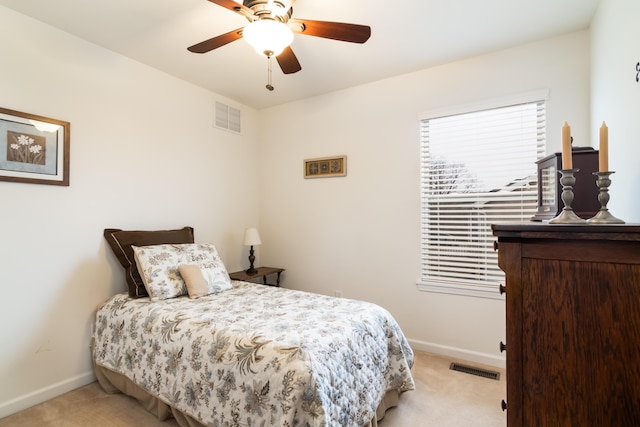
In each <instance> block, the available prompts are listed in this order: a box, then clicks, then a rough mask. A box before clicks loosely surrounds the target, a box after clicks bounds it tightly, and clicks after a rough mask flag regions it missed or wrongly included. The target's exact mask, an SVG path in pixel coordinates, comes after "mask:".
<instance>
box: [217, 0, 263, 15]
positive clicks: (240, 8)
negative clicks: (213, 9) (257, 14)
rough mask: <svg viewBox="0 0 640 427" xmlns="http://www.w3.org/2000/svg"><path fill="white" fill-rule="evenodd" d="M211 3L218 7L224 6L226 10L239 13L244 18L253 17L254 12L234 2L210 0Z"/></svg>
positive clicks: (230, 0)
mask: <svg viewBox="0 0 640 427" xmlns="http://www.w3.org/2000/svg"><path fill="white" fill-rule="evenodd" d="M209 1H210V2H211V3H215V4H217V5H218V6H222V7H224V8H225V9H229V10H230V11H232V12H237V13H239V14H241V15H242V16H247V15H249V16H250V15H253V12H252V11H251V9H249V8H248V7H246V6H244V5H243V4H240V3H237V2H235V1H233V0H209Z"/></svg>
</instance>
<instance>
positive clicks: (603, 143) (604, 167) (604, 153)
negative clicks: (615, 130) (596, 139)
mask: <svg viewBox="0 0 640 427" xmlns="http://www.w3.org/2000/svg"><path fill="white" fill-rule="evenodd" d="M598 160H599V166H600V172H609V128H608V127H607V125H606V123H605V122H602V126H601V127H600V154H599V156H598Z"/></svg>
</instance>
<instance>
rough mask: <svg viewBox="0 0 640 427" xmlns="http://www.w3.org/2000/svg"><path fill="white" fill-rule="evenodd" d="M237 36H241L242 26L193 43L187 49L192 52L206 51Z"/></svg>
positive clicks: (222, 44) (237, 37)
mask: <svg viewBox="0 0 640 427" xmlns="http://www.w3.org/2000/svg"><path fill="white" fill-rule="evenodd" d="M239 38H242V28H238V29H237V30H233V31H229V32H228V33H226V34H222V35H219V36H216V37H212V38H210V39H209V40H205V41H203V42H200V43H197V44H194V45H193V46H190V47H188V48H187V50H188V51H189V52H193V53H207V52H209V51H212V50H213V49H217V48H219V47H221V46H224V45H226V44H228V43H231V42H232V41H235V40H238V39H239Z"/></svg>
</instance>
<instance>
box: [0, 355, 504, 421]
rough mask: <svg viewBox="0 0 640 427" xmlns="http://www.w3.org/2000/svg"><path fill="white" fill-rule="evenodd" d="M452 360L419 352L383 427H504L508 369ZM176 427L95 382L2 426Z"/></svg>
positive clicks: (39, 406)
mask: <svg viewBox="0 0 640 427" xmlns="http://www.w3.org/2000/svg"><path fill="white" fill-rule="evenodd" d="M452 361H455V362H461V363H463V364H465V365H472V366H475V367H482V366H478V365H476V364H471V363H468V362H463V361H458V360H451V359H448V358H445V357H442V356H435V355H432V354H429V353H425V352H416V362H415V365H414V367H413V369H412V373H413V377H414V380H415V382H416V389H415V390H413V391H409V392H406V393H404V394H402V395H401V396H400V402H399V405H398V407H396V408H392V409H390V410H389V411H387V414H386V416H385V417H384V419H383V420H382V421H381V422H380V423H379V426H380V427H422V426H434V427H457V426H460V427H499V426H500V427H503V426H505V425H506V413H505V412H502V410H501V409H500V401H501V400H502V399H504V398H505V393H506V386H505V378H504V371H503V370H497V369H495V368H492V367H488V369H490V370H494V371H495V370H497V371H498V372H500V381H496V380H492V379H487V378H483V377H478V376H475V375H471V374H466V373H461V372H457V371H451V370H449V365H450V363H451V362H452ZM9 426H11V427H32V426H38V427H41V426H42V427H87V426H89V427H129V426H136V427H138V426H145V427H146V426H149V427H155V426H157V427H176V426H177V423H176V422H175V420H167V421H164V422H160V421H158V420H157V419H156V418H154V416H153V415H151V414H149V413H148V412H146V411H145V410H144V409H143V408H142V407H141V406H139V405H138V402H137V401H136V400H134V399H132V398H129V397H127V396H124V395H122V394H113V395H110V394H106V393H105V392H104V391H103V390H102V389H101V388H100V386H99V385H98V383H92V384H89V385H87V386H85V387H81V388H79V389H77V390H73V391H71V392H69V393H66V394H64V395H62V396H59V397H57V398H55V399H52V400H50V401H47V402H44V403H42V404H40V405H37V406H34V407H32V408H29V409H26V410H24V411H22V412H19V413H17V414H14V415H11V416H9V417H6V418H3V419H0V427H9Z"/></svg>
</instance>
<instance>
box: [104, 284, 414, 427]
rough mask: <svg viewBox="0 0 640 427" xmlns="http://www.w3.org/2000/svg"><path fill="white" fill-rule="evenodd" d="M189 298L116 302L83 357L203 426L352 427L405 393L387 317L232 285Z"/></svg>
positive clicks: (401, 358) (397, 341)
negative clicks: (388, 396)
mask: <svg viewBox="0 0 640 427" xmlns="http://www.w3.org/2000/svg"><path fill="white" fill-rule="evenodd" d="M232 283H233V288H232V289H230V290H227V291H225V292H221V293H219V294H214V295H208V296H205V297H202V298H199V299H189V298H188V297H186V296H185V297H178V298H173V299H168V300H162V301H157V302H151V301H150V300H149V299H148V298H140V299H131V298H129V297H128V296H127V295H126V294H118V295H115V296H114V297H112V298H111V299H109V300H108V301H107V302H106V303H105V304H104V305H103V306H102V307H101V308H100V309H99V311H98V313H97V319H96V320H97V322H96V332H95V336H94V346H93V353H94V354H93V357H94V359H95V363H96V364H97V365H100V366H103V367H105V368H108V369H110V370H112V371H115V372H118V373H120V374H123V375H125V376H126V377H128V378H129V379H130V380H132V381H134V382H135V383H137V384H138V385H139V386H141V387H142V388H144V389H145V390H146V391H147V392H148V393H150V394H152V395H154V396H156V397H157V398H159V399H160V400H162V401H164V402H166V403H167V404H169V405H171V406H173V407H175V408H177V409H179V410H180V411H182V412H184V413H185V414H188V415H190V416H192V417H193V418H195V419H197V420H199V421H200V422H202V423H203V424H206V425H210V426H220V427H226V426H229V427H231V426H260V427H267V426H281V427H294V426H299V427H303V426H309V427H311V426H326V427H329V426H360V425H362V424H364V423H366V422H368V421H370V420H371V419H372V418H373V417H374V415H375V410H376V408H377V406H378V405H379V403H380V402H381V400H382V398H383V397H384V395H385V393H386V392H387V391H388V390H392V389H396V390H398V391H399V392H403V391H406V390H411V389H413V388H414V383H413V379H412V377H411V372H410V369H411V366H412V365H413V352H412V350H411V348H410V347H409V344H408V342H407V340H406V338H405V337H404V335H403V333H402V331H401V330H400V327H399V326H398V324H397V322H396V321H395V319H394V318H393V317H392V316H391V314H389V313H388V312H387V311H386V310H384V309H383V308H381V307H379V306H377V305H375V304H371V303H366V302H362V301H355V300H349V299H343V298H333V297H328V296H324V295H318V294H312V293H307V292H302V291H294V290H290V289H283V288H275V287H270V286H264V285H258V284H253V283H247V282H238V281H233V282H232Z"/></svg>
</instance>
